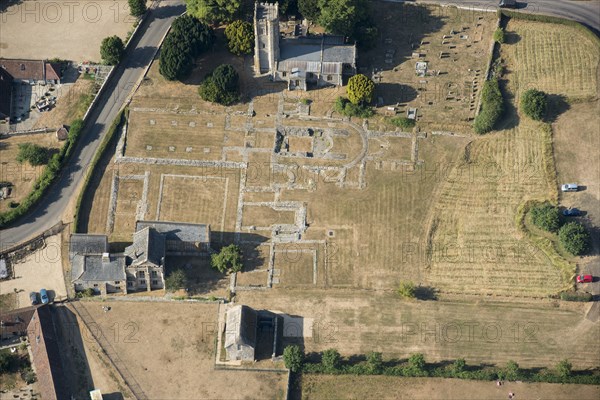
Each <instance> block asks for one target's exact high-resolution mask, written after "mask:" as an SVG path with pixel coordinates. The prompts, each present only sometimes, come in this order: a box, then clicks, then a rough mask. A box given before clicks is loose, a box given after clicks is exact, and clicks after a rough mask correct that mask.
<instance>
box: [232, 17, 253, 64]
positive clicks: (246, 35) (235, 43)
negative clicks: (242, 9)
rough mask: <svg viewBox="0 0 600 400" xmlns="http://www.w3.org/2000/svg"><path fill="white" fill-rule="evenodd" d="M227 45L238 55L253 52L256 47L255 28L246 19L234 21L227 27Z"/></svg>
mask: <svg viewBox="0 0 600 400" xmlns="http://www.w3.org/2000/svg"><path fill="white" fill-rule="evenodd" d="M225 37H226V38H227V47H228V48H229V51H230V52H232V53H233V54H235V55H236V56H241V55H244V54H250V53H252V49H253V48H254V29H253V28H252V24H251V23H249V22H245V21H240V20H238V21H233V22H232V23H231V24H229V25H227V27H226V28H225Z"/></svg>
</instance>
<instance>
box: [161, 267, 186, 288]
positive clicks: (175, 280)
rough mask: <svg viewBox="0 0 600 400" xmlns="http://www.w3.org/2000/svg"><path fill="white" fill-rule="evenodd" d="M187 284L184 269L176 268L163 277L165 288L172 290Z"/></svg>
mask: <svg viewBox="0 0 600 400" xmlns="http://www.w3.org/2000/svg"><path fill="white" fill-rule="evenodd" d="M186 286H187V276H186V275H185V271H183V270H181V269H176V270H175V271H173V272H171V273H170V274H169V276H167V277H166V278H165V289H167V290H168V291H171V292H174V291H176V290H179V289H183V288H185V287H186Z"/></svg>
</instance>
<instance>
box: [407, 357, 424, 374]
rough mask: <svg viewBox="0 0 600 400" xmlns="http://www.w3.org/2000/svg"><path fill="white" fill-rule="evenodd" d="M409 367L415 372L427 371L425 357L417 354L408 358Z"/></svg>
mask: <svg viewBox="0 0 600 400" xmlns="http://www.w3.org/2000/svg"><path fill="white" fill-rule="evenodd" d="M408 367H409V368H411V369H413V370H415V371H424V370H425V356H423V354H421V353H415V354H413V355H411V356H410V357H409V358H408Z"/></svg>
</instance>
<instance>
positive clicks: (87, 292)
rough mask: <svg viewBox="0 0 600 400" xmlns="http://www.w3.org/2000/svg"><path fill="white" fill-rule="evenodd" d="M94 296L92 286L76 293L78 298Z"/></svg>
mask: <svg viewBox="0 0 600 400" xmlns="http://www.w3.org/2000/svg"><path fill="white" fill-rule="evenodd" d="M92 296H94V289H92V288H85V289H84V290H82V291H81V292H77V294H76V297H77V298H82V297H92Z"/></svg>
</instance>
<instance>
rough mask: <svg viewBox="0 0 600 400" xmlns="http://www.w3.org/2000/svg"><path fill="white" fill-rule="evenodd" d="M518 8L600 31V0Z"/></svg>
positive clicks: (477, 4) (483, 4)
mask: <svg viewBox="0 0 600 400" xmlns="http://www.w3.org/2000/svg"><path fill="white" fill-rule="evenodd" d="M391 1H394V0H391ZM416 2H417V3H436V4H448V5H456V6H459V7H465V8H473V9H477V10H482V9H487V10H494V11H495V10H496V9H497V8H498V0H417V1H416ZM518 9H519V11H522V12H529V13H532V14H547V15H555V16H557V17H564V18H569V19H573V20H575V21H578V22H581V23H583V24H585V25H587V26H589V27H591V28H594V29H595V30H596V31H597V32H599V31H600V0H539V1H524V0H519V1H518Z"/></svg>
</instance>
